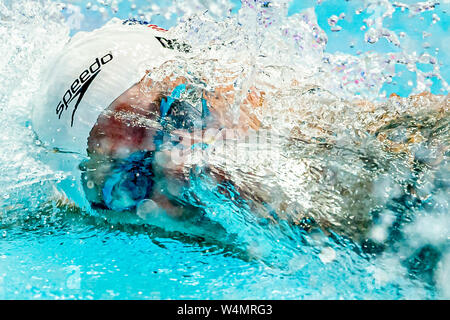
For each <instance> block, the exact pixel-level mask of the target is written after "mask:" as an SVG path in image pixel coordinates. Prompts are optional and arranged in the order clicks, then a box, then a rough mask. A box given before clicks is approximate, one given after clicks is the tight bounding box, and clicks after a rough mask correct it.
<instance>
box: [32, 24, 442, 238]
mask: <svg viewBox="0 0 450 320" xmlns="http://www.w3.org/2000/svg"><path fill="white" fill-rule="evenodd" d="M129 24H130V23H125V24H123V23H119V22H117V21H114V23H110V24H108V25H106V26H105V27H103V28H101V29H100V30H97V31H95V32H93V33H89V34H85V33H81V34H79V35H77V36H75V37H74V38H73V39H72V40H71V42H70V43H69V44H68V46H66V48H65V51H64V53H63V54H62V55H61V56H59V57H57V58H55V60H54V64H53V69H54V70H57V71H55V72H53V70H51V71H50V72H49V75H48V78H49V81H47V83H48V88H45V89H43V90H42V95H43V96H42V101H45V102H46V103H41V104H39V105H38V106H37V107H35V109H34V114H33V125H34V129H35V131H36V133H37V135H38V137H39V139H40V140H41V141H43V142H44V144H45V145H47V146H48V147H51V148H53V149H54V150H57V151H58V152H59V153H61V152H63V153H64V154H66V155H67V158H66V159H65V160H64V161H60V160H58V161H57V162H58V167H59V168H60V169H61V168H62V167H63V168H64V170H67V169H68V171H72V172H74V175H75V176H77V175H79V179H77V181H76V183H75V184H74V183H73V181H72V182H71V183H67V184H66V185H65V186H63V188H64V191H65V193H66V195H67V197H69V198H70V199H71V200H73V201H74V202H76V203H77V204H79V205H80V206H82V207H83V208H87V209H88V210H93V211H100V212H102V213H106V214H109V213H111V212H114V213H124V212H126V213H131V214H132V215H140V216H142V209H141V208H142V206H144V205H148V204H149V203H151V206H150V207H149V208H150V209H155V208H159V209H162V210H163V211H164V212H165V213H166V214H167V215H168V216H170V217H172V218H174V219H185V218H186V217H190V216H192V215H195V214H199V213H198V210H199V209H198V208H199V207H201V203H198V204H192V203H189V202H187V201H185V200H184V199H183V196H184V194H183V192H182V191H180V189H183V188H188V187H189V183H190V180H189V179H190V170H191V169H192V168H193V166H192V164H190V163H189V160H188V157H187V155H191V154H192V150H194V149H195V148H209V147H210V143H209V140H220V139H222V140H227V139H231V140H236V139H237V140H239V139H241V140H242V139H244V140H245V138H246V137H248V136H249V135H251V134H252V133H254V132H257V131H260V130H265V129H267V128H266V126H265V125H264V124H263V123H262V121H261V119H259V118H258V114H261V113H265V114H270V115H274V114H275V113H276V112H277V110H276V109H275V107H276V106H271V105H270V103H269V102H268V100H269V98H268V94H266V92H264V91H262V90H258V89H257V87H256V86H252V87H250V89H249V90H248V92H247V93H246V96H245V97H244V98H243V99H242V103H240V105H239V106H238V116H237V119H238V121H232V118H231V117H230V114H231V113H230V112H231V111H230V106H231V105H233V101H234V100H235V98H236V94H237V93H236V92H234V88H233V86H231V85H230V86H219V87H215V88H214V89H213V90H210V91H208V90H205V89H204V88H201V87H200V86H199V85H198V84H196V83H190V82H189V80H188V79H186V78H185V77H177V76H174V75H168V76H166V77H164V78H162V79H161V78H160V79H152V71H151V70H153V69H154V68H160V67H161V66H163V65H164V63H166V62H167V61H170V60H173V59H176V57H177V55H179V54H182V51H183V50H186V48H187V47H188V46H186V45H185V44H179V43H177V42H176V40H173V39H167V38H166V35H165V31H164V30H163V29H161V28H158V27H156V26H152V25H150V26H146V25H140V24H135V23H134V24H133V23H132V25H129ZM69 79H70V80H69ZM292 85H293V87H295V86H296V84H295V83H293V84H292ZM186 97H189V99H188V98H186ZM303 97H304V99H305V100H307V99H316V100H317V101H319V102H321V103H322V105H323V108H324V109H325V108H326V106H327V105H330V104H333V103H334V101H333V99H334V98H332V95H331V94H329V93H326V92H325V91H324V90H321V89H320V88H315V87H314V88H310V89H308V90H305V95H304V96H303ZM325 100H327V101H326V102H324V101H325ZM335 100H338V99H335ZM448 101H449V100H448V96H447V97H442V96H432V95H430V94H425V93H424V94H421V95H417V96H412V97H410V98H400V97H398V96H392V97H391V98H390V100H389V101H388V102H387V103H396V104H404V105H406V104H407V103H412V105H424V104H426V105H428V106H429V110H428V111H429V112H432V113H435V114H437V115H438V118H440V119H441V118H443V117H445V116H446V115H447V112H448V106H449V102H448ZM346 103H347V105H348V107H350V108H354V109H355V110H357V111H358V112H365V113H368V114H369V113H372V114H375V112H376V110H379V109H380V108H382V106H378V105H375V104H373V103H370V102H366V101H351V102H346ZM299 104H300V105H301V103H300V102H299ZM410 109H411V108H409V109H408V110H409V111H407V112H405V113H403V114H401V115H399V114H390V115H387V114H385V115H383V116H381V117H373V119H374V120H373V121H369V122H367V123H366V128H365V130H366V132H367V133H368V134H371V135H374V136H376V137H377V138H378V139H379V140H380V141H381V143H382V146H383V147H384V148H386V149H388V152H394V153H400V152H404V153H408V143H407V142H405V143H398V142H393V141H390V140H389V139H388V134H387V132H388V130H389V128H390V127H389V124H392V123H394V122H395V121H399V120H400V119H401V118H402V117H407V116H411V115H414V114H415V112H416V111H417V110H410ZM418 109H419V107H418ZM289 112H290V114H288V116H292V117H293V118H299V119H301V118H302V117H304V118H305V119H306V118H308V117H310V115H308V114H306V111H304V112H305V113H302V112H303V111H302V110H298V109H296V110H290V111H289ZM330 112H331V111H330ZM408 113H409V114H408ZM318 114H324V113H318ZM335 116H336V117H337V118H338V117H339V115H335ZM314 120H315V123H314V121H311V126H313V127H314V128H315V132H318V135H321V137H322V138H323V139H322V143H321V144H320V146H322V147H323V146H324V145H327V146H328V147H329V146H333V144H335V143H336V142H335V141H333V138H332V137H333V135H332V134H328V132H329V129H328V128H327V127H326V126H327V125H326V121H318V119H317V118H315V119H314ZM413 131H414V130H413ZM419 131H420V130H419ZM211 132H212V134H211ZM414 132H415V134H416V135H417V136H418V135H419V134H418V133H417V130H416V131H414ZM322 133H323V134H322ZM211 138H213V139H211ZM316 138H317V137H311V136H307V135H305V133H304V132H302V130H301V129H300V128H295V127H294V128H293V130H292V131H291V133H290V137H289V139H288V140H289V141H291V142H292V143H294V144H295V143H296V142H298V141H301V143H304V144H306V145H317V143H316V142H315V141H316V140H317V139H316ZM409 139H410V140H411V139H418V137H411V138H409ZM408 141H409V140H408ZM213 147H214V146H213ZM174 149H175V150H182V151H186V152H185V154H184V156H181V157H176V159H174V158H173V153H172V152H173V150H174ZM325 149H326V148H325ZM444 149H445V147H444ZM444 149H442V152H445V151H446V150H444ZM83 159H84V160H83ZM86 159H87V160H86ZM295 161H296V159H289V160H286V167H287V166H288V162H289V164H292V163H295ZM302 161H303V160H302ZM80 163H81V164H80ZM301 165H302V166H303V168H306V169H304V171H302V172H303V173H302V174H303V175H304V176H305V177H308V179H304V180H300V179H302V177H300V176H295V178H296V179H299V180H298V181H296V182H295V184H297V185H301V186H299V188H300V189H292V190H285V189H283V188H282V187H280V188H278V187H274V185H273V184H270V185H271V187H270V188H273V189H272V190H271V189H270V188H269V189H267V188H266V187H264V186H262V185H259V182H260V181H259V180H258V181H257V182H255V181H252V180H251V178H249V179H239V177H236V175H235V173H233V172H228V171H227V170H226V168H225V167H223V166H215V165H214V163H209V164H207V165H206V169H205V170H204V171H205V172H207V173H208V174H210V176H211V177H212V178H213V179H214V181H216V183H217V184H222V185H225V184H228V185H232V186H233V187H234V188H235V190H236V191H237V193H238V194H239V195H240V196H241V197H242V198H243V199H244V200H246V201H248V202H249V203H250V207H251V208H252V209H254V211H255V212H257V214H260V215H261V216H263V217H265V218H267V219H269V220H270V221H272V222H274V223H276V222H277V221H278V220H279V219H285V220H288V221H289V222H290V223H293V224H298V225H301V226H304V227H305V228H309V227H311V225H312V224H313V223H311V222H310V221H313V222H314V224H317V225H318V226H319V227H320V228H322V229H327V228H329V229H331V230H333V231H336V230H337V231H339V232H341V233H343V234H345V235H349V236H352V237H353V238H358V237H359V236H355V234H356V233H359V234H362V233H364V232H365V231H366V230H367V229H368V226H369V224H370V216H369V214H368V212H365V213H364V214H362V213H361V214H360V216H361V217H360V218H355V219H354V220H353V222H354V223H353V225H350V226H349V224H348V221H350V220H349V219H353V218H350V216H352V215H354V214H355V212H356V211H360V210H363V209H364V210H366V209H367V208H364V207H365V206H366V205H367V202H366V201H365V200H364V201H363V200H361V199H357V198H352V199H344V200H342V201H340V202H339V204H340V205H341V208H340V209H336V208H331V207H330V206H329V205H328V204H327V203H330V202H329V199H333V198H335V197H336V194H335V193H336V190H338V193H339V195H341V194H344V193H345V192H346V191H345V190H344V189H341V190H339V187H336V186H330V187H329V188H328V187H327V188H325V187H324V186H320V187H315V188H316V189H317V192H316V194H314V195H313V196H311V199H309V201H310V205H309V206H308V204H306V205H305V204H304V203H303V204H300V203H299V202H296V201H294V200H293V197H295V196H296V197H299V195H300V192H301V191H302V190H305V191H308V189H307V188H309V190H312V189H314V188H312V189H311V183H313V182H314V183H315V184H316V185H320V184H321V183H322V184H323V183H324V182H325V180H324V178H323V177H324V176H325V173H326V171H327V168H325V167H320V168H317V167H316V166H315V165H314V164H313V163H312V162H308V161H307V160H305V161H303V162H302V163H301ZM79 169H81V172H80V170H79ZM297 171H298V170H297ZM300 171H301V170H300ZM328 171H329V170H328ZM246 174H247V175H250V176H251V175H252V174H253V173H252V172H247V173H246ZM294 174H297V173H294ZM311 176H312V177H316V178H314V179H315V180H314V179H310V178H311ZM317 176H320V177H317ZM292 179H294V176H293V177H292ZM242 180H245V181H242ZM249 181H250V182H249ZM301 181H304V182H303V183H302V182H301ZM311 181H312V182H311ZM69 184H70V186H69ZM354 187H355V188H363V189H365V191H367V192H370V188H371V187H370V182H366V181H363V182H360V181H358V182H355V184H354ZM301 188H304V189H301ZM347 193H348V190H347ZM292 194H294V195H292ZM295 194H296V195H295ZM364 196H366V194H365V195H364ZM194 198H195V195H194ZM358 201H360V203H359V204H358ZM199 202H201V200H199ZM369 202H370V201H369ZM321 203H322V204H321ZM355 203H357V204H355ZM333 204H334V203H333ZM370 205H372V206H374V207H375V206H376V204H375V203H373V202H371V203H370ZM315 206H317V208H314V207H315ZM324 208H325V209H324ZM327 210H328V211H329V214H327V213H324V212H327ZM274 212H275V213H274ZM344 212H345V214H344Z"/></svg>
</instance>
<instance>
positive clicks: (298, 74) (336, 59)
mask: <svg viewBox="0 0 450 320" xmlns="http://www.w3.org/2000/svg"><path fill="white" fill-rule="evenodd" d="M0 5H1V6H2V7H1V15H2V19H1V22H0V32H1V33H2V39H5V40H6V43H5V44H3V45H2V47H1V50H2V52H1V53H2V54H1V55H0V68H1V72H0V77H1V78H0V79H1V80H2V84H3V86H2V90H1V92H0V102H1V105H0V107H1V110H2V113H1V117H2V120H3V123H6V124H7V127H6V129H7V130H8V131H9V132H11V133H10V134H8V135H5V136H3V139H2V141H1V144H2V152H1V153H0V156H1V159H2V160H1V162H0V163H1V167H0V170H1V172H2V175H1V177H2V181H1V182H0V183H1V186H2V190H4V191H5V192H4V193H3V195H2V197H3V199H2V202H1V203H2V226H6V225H8V226H10V225H14V223H17V220H18V219H19V218H18V216H21V215H24V216H27V215H31V216H33V215H35V216H36V215H38V214H37V212H36V210H38V209H37V208H39V206H40V205H41V204H42V203H43V202H45V201H46V200H47V197H48V196H49V195H51V191H50V190H51V187H52V185H53V183H57V182H58V180H62V179H63V174H64V173H55V172H52V171H51V170H50V169H49V168H47V167H46V166H45V164H43V163H40V162H38V161H36V160H34V159H35V157H34V156H33V157H32V156H31V155H32V154H35V153H39V152H43V151H42V150H41V148H39V146H36V145H35V139H34V136H33V134H32V131H31V128H30V127H29V126H28V122H27V121H28V119H29V114H30V110H29V105H30V104H31V102H30V99H31V97H32V96H33V92H35V91H36V90H37V88H38V87H39V81H40V77H39V71H40V69H41V67H42V66H44V65H45V61H46V59H47V57H48V56H49V55H50V54H52V53H55V52H57V51H59V50H60V49H61V46H62V45H63V44H64V42H66V41H67V40H68V35H69V32H72V33H74V32H76V31H77V30H78V29H80V30H86V29H89V28H92V27H93V26H95V24H94V23H92V24H90V23H89V21H90V20H89V19H92V17H96V14H99V15H100V16H101V17H102V19H103V21H107V20H109V19H110V18H111V17H113V16H121V15H122V16H121V17H123V18H128V17H135V18H139V19H143V20H147V21H151V22H153V23H162V26H163V27H166V28H169V27H170V26H171V25H173V24H175V22H177V25H176V26H175V27H173V28H171V29H170V30H169V35H170V36H172V37H174V38H177V39H179V41H180V42H186V43H188V44H189V45H191V47H192V51H191V52H190V53H189V54H188V55H180V57H179V59H178V60H177V61H170V62H168V63H166V64H165V65H164V67H163V68H159V69H155V70H152V72H151V76H152V77H154V79H158V78H159V77H164V76H166V75H172V74H175V75H176V76H184V77H187V78H188V79H190V81H191V82H192V83H196V84H197V85H198V86H199V87H201V88H203V89H205V90H209V91H211V90H214V89H215V88H218V87H221V86H227V85H232V86H233V87H234V89H235V91H236V95H235V96H234V98H233V101H232V102H231V103H230V110H231V111H230V115H229V117H230V119H234V120H236V116H237V111H238V108H239V106H240V105H241V104H242V102H243V101H244V100H245V98H246V96H247V93H248V91H249V90H252V89H253V88H256V89H257V90H259V91H263V92H265V101H266V103H267V106H266V107H265V108H261V109H258V110H256V111H255V115H256V116H257V117H258V119H260V121H261V123H262V126H263V128H264V129H266V130H268V131H270V134H268V137H271V138H270V139H273V140H276V141H277V143H275V144H274V143H272V141H271V140H270V139H269V140H268V142H267V144H266V145H265V144H262V145H259V146H258V148H259V149H256V150H253V151H251V149H249V147H251V145H250V146H249V143H248V141H236V144H235V145H233V150H235V152H234V153H231V152H229V150H227V149H226V148H225V146H217V148H216V149H215V152H214V153H209V154H208V156H209V161H211V162H212V163H215V164H216V166H217V167H218V168H221V167H223V166H225V165H226V167H227V169H228V170H230V172H231V174H232V175H233V180H234V181H237V183H238V184H240V185H241V186H244V187H246V188H247V189H249V190H251V192H250V193H249V195H250V196H253V197H254V198H256V197H265V199H266V204H265V206H263V207H256V208H254V207H251V202H249V203H250V204H249V203H242V202H239V201H238V200H237V198H238V197H235V198H233V197H232V196H231V197H230V195H231V194H232V193H233V192H234V190H233V188H232V187H230V186H217V185H216V184H214V183H213V181H211V180H210V177H209V176H208V175H207V174H206V173H205V172H204V171H202V170H199V171H194V170H193V171H191V174H192V176H191V179H192V181H193V184H192V186H191V190H190V191H191V193H190V194H191V195H192V194H195V195H196V196H197V197H196V198H195V199H187V201H191V202H193V203H194V202H197V201H199V200H200V201H201V202H202V206H203V209H204V210H205V215H206V217H207V218H209V219H210V220H211V221H214V222H217V223H218V224H220V225H221V226H222V227H223V228H224V229H225V230H226V232H228V233H229V234H233V235H234V236H235V238H233V241H234V242H233V244H234V245H235V246H237V247H239V248H241V249H242V251H244V252H248V253H249V256H250V258H248V257H247V258H248V259H250V260H252V259H253V260H252V261H256V262H255V263H256V264H258V263H261V266H260V267H258V268H256V270H257V271H255V272H254V273H252V277H257V276H256V274H257V272H263V273H264V274H270V278H269V279H270V280H271V281H269V282H271V283H273V280H274V279H279V277H280V275H281V276H287V277H288V279H289V280H290V281H292V283H288V284H287V283H285V282H283V285H284V286H285V287H282V288H277V291H276V292H272V291H270V292H269V291H264V292H265V293H266V294H267V295H266V296H270V297H279V296H286V297H299V296H301V297H309V298H341V297H343V298H385V297H393V298H430V297H431V298H432V297H435V295H436V294H439V295H438V297H448V286H447V284H446V283H447V281H446V279H448V270H449V267H448V265H449V263H448V246H449V244H448V230H449V228H448V226H449V220H448V196H447V195H448V174H449V173H448V150H447V147H446V146H447V145H448V137H449V132H448V98H447V100H445V98H443V97H441V98H432V97H429V96H427V95H425V96H424V97H416V98H414V99H400V98H397V97H393V98H391V99H386V97H385V95H384V94H383V92H382V91H383V87H384V85H385V84H386V83H392V82H393V81H396V80H394V79H395V78H396V77H397V78H398V77H399V71H398V67H399V66H405V67H406V69H407V70H408V71H409V72H412V73H413V74H415V76H416V81H415V85H414V91H413V92H414V93H420V92H422V91H424V90H429V89H430V87H431V86H432V83H430V81H431V80H430V79H438V80H440V83H441V86H442V89H443V90H442V92H443V93H447V92H448V84H447V82H446V80H445V78H444V77H443V76H441V67H442V66H441V65H440V61H439V60H438V59H437V58H436V57H434V56H433V55H431V54H429V53H427V52H424V53H415V52H411V51H409V48H408V47H407V46H406V45H405V43H406V42H405V41H404V40H407V39H408V38H409V36H408V35H407V34H406V33H405V34H404V35H403V37H402V35H401V32H397V31H393V30H389V28H388V27H386V21H388V20H389V19H391V17H392V16H393V15H394V14H397V13H398V12H397V9H398V10H400V11H402V10H403V11H404V12H405V13H406V12H407V11H409V12H410V14H411V16H420V15H421V14H422V13H426V12H428V11H431V10H433V9H435V8H436V7H437V5H438V2H436V1H428V2H424V3H417V4H413V5H406V4H403V3H398V2H395V3H392V2H389V1H365V2H364V3H363V5H362V7H361V10H360V11H359V14H366V15H367V16H368V17H367V18H366V22H365V25H366V30H364V31H365V34H364V39H365V41H367V42H368V43H369V44H370V45H377V44H379V43H380V42H381V41H382V39H386V40H387V41H388V42H389V43H392V44H393V45H394V47H395V51H392V52H388V53H382V52H381V53H380V52H375V51H372V52H371V51H366V52H361V53H360V54H359V55H356V56H355V55H350V54H344V53H330V52H328V51H327V43H328V40H329V39H328V37H327V35H326V33H325V31H324V30H322V28H321V27H320V25H319V22H318V17H317V15H316V12H315V10H314V9H312V8H311V9H306V10H304V11H302V12H300V13H295V14H292V15H289V14H288V7H289V2H288V1H270V2H267V1H265V2H262V1H243V2H242V4H241V8H240V9H239V12H237V14H233V12H232V8H233V5H232V4H231V3H229V2H226V1H223V2H204V1H196V2H194V3H192V2H185V1H178V2H176V3H175V4H167V3H165V2H162V1H161V2H158V3H153V4H151V5H149V4H148V3H146V4H145V5H141V2H139V1H84V2H82V3H81V4H78V3H75V2H67V3H66V4H65V5H63V6H59V5H56V4H53V3H51V2H49V1H44V0H41V1H39V2H38V4H37V5H36V4H35V3H33V4H32V3H30V2H29V1H14V2H13V1H3V2H2V3H0ZM123 8H130V10H126V9H123ZM122 12H125V13H122ZM61 13H62V14H64V15H65V16H66V18H65V19H63V16H62V15H61ZM336 14H337V13H336ZM330 17H332V15H328V16H327V17H326V18H330ZM336 17H337V15H336ZM345 19H349V15H348V14H347V16H346V17H345ZM432 20H433V23H434V24H439V23H440V22H441V21H439V17H438V16H437V15H436V16H433V18H432ZM101 21H102V20H101ZM334 21H336V18H333V19H332V21H331V26H332V27H333V26H336V23H335V22H334ZM344 22H345V21H344V20H343V17H342V18H341V16H339V22H338V23H339V24H341V26H342V29H341V30H340V31H339V32H338V33H337V34H342V32H344V31H345V29H346V27H345V24H344ZM102 23H103V22H102ZM69 29H71V30H69ZM421 35H422V33H421ZM426 38H427V40H428V39H429V38H430V36H427V37H426ZM424 66H427V67H426V68H424ZM427 68H428V69H427ZM424 69H427V71H423V70H424ZM25 75H26V76H25ZM200 78H202V79H203V80H204V81H202V82H201V83H200V82H199V80H198V79H200ZM400 80H401V77H400ZM397 81H399V80H397ZM358 99H359V102H358V101H357V100H358ZM363 99H364V100H365V101H361V100H363ZM355 101H356V102H355ZM375 103H378V104H377V105H376V106H375ZM433 106H434V108H435V109H432V108H433ZM13 137H14V138H13ZM275 137H277V138H275ZM11 140H13V141H11ZM265 147H267V150H268V153H267V155H268V156H267V157H265V158H264V157H261V154H262V153H263V152H264V148H265ZM224 154H226V155H227V156H226V157H225V156H224ZM11 155H14V159H13V161H12V160H11ZM242 155H245V156H244V157H243V156H242ZM271 156H272V157H273V156H278V157H282V159H283V162H280V161H279V160H277V161H272V160H273V158H271ZM262 158H263V159H262ZM224 160H226V161H227V163H224ZM194 165H195V163H194V164H193V167H195V166H194ZM200 168H201V166H200ZM188 194H189V193H188ZM30 195H31V196H30ZM281 195H282V196H281ZM267 197H268V198H267ZM280 207H283V208H284V210H273V208H280ZM367 209H370V210H367ZM255 213H257V214H255ZM258 214H259V215H258ZM274 214H276V215H277V216H279V217H276V216H275V217H274V216H273V215H274ZM287 217H288V218H289V219H290V220H289V219H287ZM311 217H313V218H314V219H313V220H314V221H316V222H321V223H322V224H323V221H328V222H329V223H330V224H331V225H332V226H333V228H331V229H330V230H331V231H329V232H331V234H329V233H326V234H325V233H324V232H323V231H322V230H321V229H320V228H315V226H314V223H313V222H312V221H310V220H308V218H311ZM273 219H275V220H278V221H277V222H278V223H273V222H272V221H273ZM25 220H26V219H25ZM285 220H286V221H288V222H290V223H293V224H298V225H300V226H301V228H300V227H299V228H297V227H292V224H289V223H285V222H284V221H285ZM44 224H45V223H44ZM93 224H94V225H97V226H98V224H99V222H98V221H97V222H95V223H93ZM306 230H309V232H307V231H306ZM361 234H363V235H366V237H365V236H362V235H361ZM348 237H351V239H352V240H349V238H348ZM183 241H186V240H183ZM163 242H165V241H163ZM167 242H168V244H167V243H166V245H167V247H168V248H169V249H170V248H171V249H172V250H177V249H179V247H177V245H176V244H173V243H171V242H170V241H167ZM122 245H123V244H122ZM142 250H143V251H145V249H144V248H143V249H142ZM165 250H166V249H165ZM225 251H227V250H225ZM162 252H166V251H164V250H162ZM227 252H228V253H229V252H232V251H227ZM197 253H198V252H197ZM163 254H164V253H161V255H163ZM401 257H405V258H401ZM227 261H228V260H227ZM140 262H141V263H142V264H145V263H148V262H147V261H140ZM224 263H227V262H224ZM228 263H229V262H228ZM246 267H249V266H248V265H246ZM267 268H268V269H267ZM71 270H72V269H71ZM252 270H253V269H252ZM317 270H320V275H319V274H318V272H317ZM244 273H245V272H244ZM323 275H326V276H323ZM342 275H345V279H343V277H342ZM261 280H262V282H261V283H264V280H263V279H261ZM266 281H267V280H266ZM261 283H259V285H260V286H261V285H262V284H261ZM305 283H306V284H308V285H306V286H305ZM330 283H331V284H330ZM289 285H291V286H296V287H301V288H302V292H303V293H302V294H300V293H299V294H298V295H293V294H292V292H291V293H289V292H288V291H291V290H290V288H291V287H289ZM258 288H260V287H258ZM398 288H400V289H398ZM435 288H438V290H439V291H438V293H436V291H435ZM210 289H211V288H210ZM227 290H228V291H230V290H231V289H229V288H228V289H227ZM213 291H214V290H213V289H211V292H213ZM253 292H254V291H253ZM211 294H212V293H211ZM234 294H236V293H234ZM194 296H195V294H194ZM197 296H198V295H197Z"/></svg>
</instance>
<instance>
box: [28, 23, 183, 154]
mask: <svg viewBox="0 0 450 320" xmlns="http://www.w3.org/2000/svg"><path fill="white" fill-rule="evenodd" d="M160 30H162V29H160ZM162 37H164V31H159V30H158V29H156V28H149V27H148V26H146V25H124V24H123V22H122V21H120V20H118V19H114V20H112V21H111V22H109V23H108V24H106V25H105V26H104V27H102V28H100V29H98V30H95V31H93V32H80V33H78V34H76V35H75V36H74V37H73V38H72V39H71V40H70V42H69V43H68V44H67V45H66V46H65V47H64V49H63V51H62V52H61V54H60V55H59V56H57V57H56V58H55V59H54V60H53V61H50V63H49V69H48V70H47V72H46V73H45V76H44V78H45V79H44V80H43V81H42V86H41V88H40V92H39V97H38V98H37V99H35V101H36V102H35V104H36V105H35V106H34V109H33V116H32V122H33V128H34V130H35V132H36V133H37V135H38V137H39V139H40V140H41V142H43V143H44V144H45V145H46V146H48V147H51V148H57V149H59V150H64V151H70V152H76V153H79V154H81V155H86V148H87V138H88V136H89V133H90V131H91V129H92V127H93V126H94V124H95V122H96V121H97V118H98V116H99V114H100V113H101V112H102V111H103V110H104V109H106V108H107V107H108V106H109V105H110V104H111V102H113V101H114V100H115V99H116V98H117V97H118V96H119V95H120V94H122V93H123V92H124V91H125V90H127V89H128V88H130V87H131V86H132V85H133V84H135V83H136V82H138V81H139V80H140V79H141V78H142V77H143V76H144V75H145V71H146V70H148V69H151V68H153V67H156V66H159V65H160V64H162V63H163V62H165V61H167V60H169V59H171V58H173V56H174V54H175V52H174V51H173V50H170V49H166V48H165V47H164V46H163V40H161V38H162ZM158 38H159V40H158Z"/></svg>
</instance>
